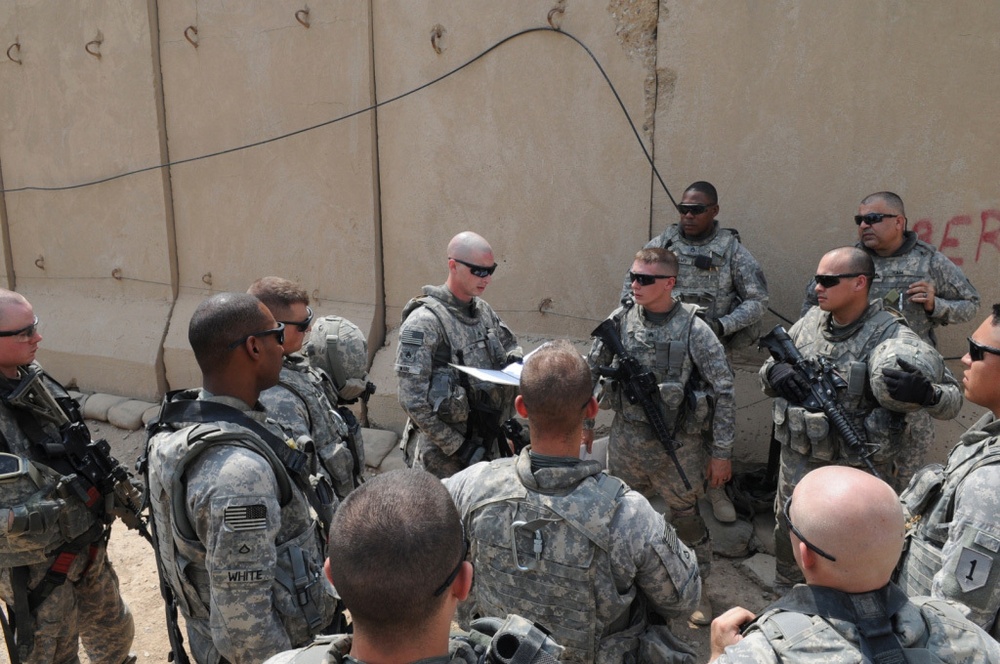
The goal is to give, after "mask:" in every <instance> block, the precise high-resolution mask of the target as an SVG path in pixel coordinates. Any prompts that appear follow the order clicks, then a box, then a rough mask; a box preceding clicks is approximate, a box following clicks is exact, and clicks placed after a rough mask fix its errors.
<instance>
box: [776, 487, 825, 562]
mask: <svg viewBox="0 0 1000 664" xmlns="http://www.w3.org/2000/svg"><path fill="white" fill-rule="evenodd" d="M791 509H792V497H791V496H789V497H788V500H786V501H785V509H784V514H785V523H787V524H788V529H789V530H790V531H792V533H793V534H794V535H795V536H796V537H798V538H799V541H800V542H802V543H803V544H805V545H806V548H807V549H809V550H810V551H812V552H813V553H815V554H816V555H817V556H823V557H824V558H826V559H827V560H829V561H830V562H833V563H835V562H837V559H836V558H834V557H833V556H831V555H830V554H829V553H827V552H826V551H824V550H823V549H821V548H819V547H818V546H816V545H815V544H813V543H812V542H810V541H809V540H807V539H806V538H805V537H803V536H802V533H800V532H799V529H798V528H796V527H795V526H794V525H792V517H791V516H789V513H790V512H791Z"/></svg>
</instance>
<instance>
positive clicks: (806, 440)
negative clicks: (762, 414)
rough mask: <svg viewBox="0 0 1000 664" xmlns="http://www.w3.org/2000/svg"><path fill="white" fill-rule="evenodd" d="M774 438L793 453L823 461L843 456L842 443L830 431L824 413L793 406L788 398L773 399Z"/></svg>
mask: <svg viewBox="0 0 1000 664" xmlns="http://www.w3.org/2000/svg"><path fill="white" fill-rule="evenodd" d="M774 425H775V426H774V436H775V438H777V439H778V441H780V442H781V444H782V445H786V446H788V447H789V448H791V449H792V450H793V451H795V452H798V453H799V454H801V455H803V456H807V457H810V458H813V459H818V460H820V461H833V460H834V459H836V458H838V457H839V456H840V445H839V441H838V440H837V439H836V438H834V436H833V435H832V433H831V431H830V422H829V421H828V420H827V418H826V415H825V414H823V413H813V412H810V411H808V410H806V409H805V408H802V407H801V406H793V405H792V404H791V403H789V402H788V401H787V400H786V399H783V398H781V397H778V398H776V399H775V400H774Z"/></svg>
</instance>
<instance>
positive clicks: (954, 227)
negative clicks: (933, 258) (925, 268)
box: [913, 209, 1000, 266]
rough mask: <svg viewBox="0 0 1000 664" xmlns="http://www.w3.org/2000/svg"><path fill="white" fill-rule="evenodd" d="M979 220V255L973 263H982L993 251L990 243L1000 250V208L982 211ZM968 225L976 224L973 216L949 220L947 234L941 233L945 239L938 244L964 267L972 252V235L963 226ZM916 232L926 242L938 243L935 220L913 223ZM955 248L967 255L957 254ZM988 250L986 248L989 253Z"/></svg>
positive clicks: (977, 243)
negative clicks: (935, 237)
mask: <svg viewBox="0 0 1000 664" xmlns="http://www.w3.org/2000/svg"><path fill="white" fill-rule="evenodd" d="M979 220H980V222H981V225H980V228H979V237H978V239H977V241H976V251H975V258H974V259H973V260H972V262H973V263H978V262H979V261H980V260H981V259H983V258H986V257H988V256H989V254H990V253H992V251H991V250H990V249H989V247H987V246H986V245H990V246H992V247H993V249H996V250H998V251H1000V210H993V209H990V210H983V211H982V212H980V213H979ZM965 226H973V223H972V217H971V216H969V215H967V214H960V215H957V216H954V217H952V218H951V219H949V220H948V222H947V223H945V225H944V234H943V235H942V236H941V242H940V243H939V244H938V245H937V247H938V250H940V251H941V253H943V254H944V255H945V256H947V257H948V258H950V259H951V260H952V261H954V263H955V265H958V266H962V265H963V264H964V263H965V258H966V257H967V256H969V255H970V254H971V253H972V252H971V250H970V249H969V248H968V247H970V246H971V242H970V240H971V238H970V237H969V233H968V232H967V231H966V230H965V229H964V228H963V227H965ZM913 232H914V233H916V234H917V237H918V238H920V239H921V240H923V241H924V242H927V243H928V244H934V236H935V235H936V233H935V230H934V222H933V221H931V220H930V219H921V220H919V221H917V222H916V223H915V224H913ZM952 249H954V250H957V251H958V252H959V253H962V254H965V256H961V255H955V253H954V252H952V251H950V250H952ZM984 249H986V253H985V254H984V251H983V250H984Z"/></svg>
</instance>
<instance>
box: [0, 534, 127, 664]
mask: <svg viewBox="0 0 1000 664" xmlns="http://www.w3.org/2000/svg"><path fill="white" fill-rule="evenodd" d="M87 554H88V550H87V549H84V550H83V551H82V552H81V553H80V555H79V556H78V557H77V558H76V560H74V561H73V564H72V565H71V566H70V569H69V574H68V575H67V579H66V582H65V583H63V584H62V585H60V586H57V587H56V589H55V590H53V591H52V594H50V595H49V596H48V598H47V599H46V600H45V601H44V602H42V604H41V606H39V607H38V610H37V611H36V613H35V645H34V648H33V649H32V651H31V655H30V656H29V657H28V658H27V659H26V660H22V662H23V664H43V663H45V664H64V663H65V664H78V663H79V661H80V658H79V656H78V652H79V644H80V642H81V641H82V642H83V647H84V649H85V650H86V651H87V655H88V656H89V657H90V661H91V662H92V663H93V664H120V663H121V662H122V661H124V659H125V658H126V657H127V656H128V654H129V649H130V648H131V647H132V637H133V635H134V633H135V625H134V624H133V621H132V614H131V613H130V612H129V609H128V606H126V604H125V602H123V601H122V598H121V595H120V594H119V592H118V575H117V574H115V570H114V568H113V567H112V566H111V562H110V561H109V560H108V559H107V548H106V547H105V546H104V545H101V546H99V547H98V549H97V552H96V554H95V556H94V558H93V560H92V561H90V560H89V558H88V555H87ZM88 562H89V567H88ZM47 569H48V567H47V566H46V565H34V566H32V569H31V573H30V579H29V582H28V586H29V588H34V587H35V585H37V584H38V582H39V581H41V579H42V577H44V575H45V572H46V571H47ZM11 593H12V590H11V587H10V569H4V570H3V571H2V572H0V596H2V597H3V600H4V602H6V603H7V604H8V606H12V605H13V599H12V594H11Z"/></svg>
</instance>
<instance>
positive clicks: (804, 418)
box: [760, 247, 962, 590]
mask: <svg viewBox="0 0 1000 664" xmlns="http://www.w3.org/2000/svg"><path fill="white" fill-rule="evenodd" d="M873 277H874V264H873V263H872V259H871V256H869V255H868V254H867V253H865V252H864V251H862V250H861V249H858V248H856V247H841V248H840V249H834V250H833V251H830V252H827V253H826V254H825V255H824V256H823V258H822V259H820V262H819V266H818V267H817V268H816V276H815V278H814V280H815V282H816V293H817V295H818V296H819V306H818V307H813V308H812V309H810V310H809V311H808V312H807V313H806V315H805V316H803V317H802V318H800V319H799V320H798V322H796V323H795V325H793V326H792V328H791V329H790V330H789V331H788V334H789V336H790V337H791V339H792V342H793V343H794V344H795V346H796V347H797V348H798V349H799V352H800V353H801V354H802V356H803V357H804V358H805V359H806V360H811V361H815V362H819V361H825V362H827V363H829V364H830V365H832V367H833V368H834V369H835V370H836V371H837V372H838V373H839V374H840V376H842V377H843V378H844V380H843V383H844V384H843V385H841V386H838V387H837V388H836V395H835V399H836V401H837V403H838V404H839V405H840V406H841V407H842V408H843V410H844V413H845V415H846V416H847V417H848V418H849V422H850V423H851V424H852V425H853V427H854V429H855V430H856V431H860V432H864V433H865V437H866V439H867V443H868V446H869V449H868V450H866V457H867V458H868V460H869V461H870V462H871V464H872V465H873V466H874V468H875V469H876V471H877V472H878V473H879V474H880V475H881V476H882V477H883V478H885V479H886V480H887V481H889V482H893V483H894V484H895V483H896V482H899V484H898V486H905V484H903V482H900V481H899V479H898V478H899V472H900V468H899V465H898V461H899V459H900V457H901V456H902V454H903V453H904V451H905V450H906V449H907V448H908V447H910V446H914V445H926V442H925V441H926V440H929V439H931V438H933V436H934V428H933V425H932V423H931V417H934V418H936V419H951V418H953V417H955V415H957V414H958V411H959V409H960V408H961V407H962V395H961V393H960V391H959V389H958V382H957V381H956V380H955V377H954V376H952V375H951V372H949V371H947V370H944V372H943V377H942V378H941V380H940V382H932V381H931V380H930V379H929V378H927V377H926V376H924V375H923V374H922V373H920V372H919V371H916V370H915V369H914V370H912V371H911V370H908V369H906V368H905V367H903V366H902V365H900V368H899V369H888V370H887V371H888V373H889V374H891V380H890V379H888V378H887V379H886V380H885V384H886V387H887V390H888V396H889V397H891V399H893V400H895V401H898V402H900V403H903V404H904V409H905V410H907V411H908V412H901V410H900V407H899V406H898V405H896V404H891V403H888V401H886V400H885V399H884V397H876V395H875V392H874V391H873V379H872V376H871V373H872V366H873V361H872V357H873V356H874V354H875V350H876V349H877V348H878V347H879V346H880V345H881V344H882V343H884V342H886V341H888V340H890V339H891V340H894V341H893V343H894V344H900V345H904V344H907V343H911V342H912V343H913V344H921V342H920V340H919V338H918V337H917V335H916V333H914V332H913V330H911V329H909V328H908V327H907V326H906V325H904V324H903V323H902V322H901V321H900V320H899V318H898V317H897V316H895V315H893V314H891V313H890V312H888V311H885V309H884V308H883V303H882V301H881V300H878V299H872V300H871V301H869V287H870V286H871V281H872V279H873ZM921 345H922V348H923V349H924V350H923V351H922V352H925V353H927V354H932V353H936V352H937V351H935V350H934V349H933V348H931V347H930V346H928V345H926V344H921ZM938 359H940V358H938ZM904 364H905V362H904ZM881 373H882V374H883V375H885V373H886V372H885V371H883V372H881ZM760 379H761V385H762V387H763V389H764V392H765V394H767V395H768V396H773V397H775V402H774V410H773V416H774V423H775V437H776V438H777V439H778V440H779V441H780V442H781V464H780V470H779V472H778V491H777V496H776V501H777V502H776V503H775V506H776V508H775V511H778V510H779V509H780V508H781V505H782V504H783V501H784V500H785V499H786V498H787V497H788V496H789V495H791V492H792V489H794V488H795V485H796V484H797V483H798V481H799V480H800V479H802V477H803V476H804V475H805V474H806V473H807V472H809V471H810V470H814V469H816V468H819V467H821V466H829V465H849V466H854V467H857V468H863V467H865V463H864V462H863V461H862V459H861V458H860V457H859V456H858V453H857V451H856V450H853V449H852V448H851V447H850V446H849V445H848V443H847V441H846V440H845V439H844V438H843V436H841V434H840V433H839V431H838V430H837V428H836V427H835V426H834V425H833V424H832V423H831V422H830V421H829V419H828V418H827V416H826V414H825V413H822V412H812V411H811V410H809V409H808V408H806V407H805V405H804V404H806V402H807V401H808V398H809V390H810V386H809V384H808V383H807V382H806V381H805V379H803V378H802V377H801V376H800V375H799V374H798V373H797V372H796V371H795V370H794V369H793V367H792V366H791V365H790V364H788V363H786V362H775V361H774V359H773V358H772V359H768V360H767V362H765V363H764V365H763V366H762V367H761V369H760ZM879 399H883V401H886V403H885V404H883V401H880V400H879ZM887 406H891V408H890V407H887ZM774 541H775V549H776V558H777V573H776V576H775V583H776V588H778V589H779V590H780V589H782V588H783V587H787V586H788V585H789V584H790V583H791V582H793V581H795V580H797V579H798V578H799V572H798V569H797V568H796V566H795V562H794V560H793V559H792V552H791V551H790V550H789V548H788V531H787V529H786V527H785V524H784V522H783V521H781V520H780V519H779V520H778V523H777V524H776V527H775V538H774Z"/></svg>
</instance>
